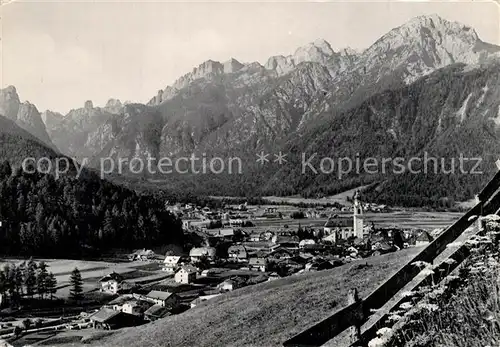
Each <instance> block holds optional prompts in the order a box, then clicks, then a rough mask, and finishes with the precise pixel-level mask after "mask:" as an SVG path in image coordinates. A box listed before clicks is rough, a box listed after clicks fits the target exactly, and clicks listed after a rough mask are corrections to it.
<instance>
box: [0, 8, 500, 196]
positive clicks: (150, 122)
mask: <svg viewBox="0 0 500 347" xmlns="http://www.w3.org/2000/svg"><path fill="white" fill-rule="evenodd" d="M499 64H500V47H499V46H495V45H492V44H489V43H486V42H483V41H482V40H481V39H480V38H479V36H478V35H477V33H476V32H475V30H474V29H472V28H470V27H467V26H465V25H463V24H460V23H456V22H451V21H448V20H445V19H443V18H441V17H439V16H437V15H428V16H420V17H415V18H413V19H412V20H410V21H409V22H407V23H405V24H403V25H402V26H400V27H397V28H394V29H393V30H391V31H390V32H388V33H387V34H385V35H383V36H382V37H381V38H380V39H378V40H377V41H376V42H374V43H373V44H372V45H371V46H370V47H368V48H367V49H365V50H363V51H359V52H358V51H355V50H352V49H350V48H345V49H342V50H340V51H338V52H335V51H334V50H333V49H332V48H331V46H330V44H329V43H328V42H326V41H325V40H322V39H318V40H316V41H314V42H311V43H309V44H307V45H305V46H303V47H300V48H298V49H297V50H296V51H295V52H294V53H293V54H291V55H289V56H273V57H270V58H269V59H268V60H267V62H266V63H265V64H264V65H262V64H260V63H258V62H250V63H241V62H239V61H237V60H236V59H234V58H231V59H229V60H228V61H226V62H218V61H213V60H207V61H205V62H203V63H202V64H200V65H199V66H198V67H196V68H194V69H193V71H191V72H189V73H187V74H185V75H183V76H182V77H180V78H179V79H178V80H176V81H175V82H174V83H173V84H172V85H170V86H167V87H165V88H164V89H162V90H159V91H158V93H157V94H156V95H155V96H152V97H151V99H150V100H149V102H147V103H146V104H130V103H121V102H120V101H119V100H116V99H110V100H109V101H108V103H107V104H106V106H104V107H95V106H94V105H93V104H92V102H91V101H87V102H85V104H84V107H82V108H78V109H74V110H71V111H70V112H69V113H68V114H67V115H65V116H63V115H61V114H58V113H56V112H52V111H45V112H43V113H42V114H40V113H39V112H38V110H37V109H36V107H35V106H34V105H32V104H30V103H28V102H25V103H20V101H19V96H18V95H17V91H16V89H15V88H14V87H8V88H6V89H4V90H2V91H1V92H0V114H3V115H4V116H5V117H6V118H9V119H10V120H12V121H13V122H15V123H16V124H17V125H18V126H19V127H21V128H23V129H24V130H26V131H28V132H30V133H31V134H32V135H34V136H36V137H37V138H38V139H40V141H41V142H42V143H43V144H44V145H46V146H47V147H49V148H52V149H58V150H59V151H61V152H62V153H64V154H66V155H69V156H72V157H75V158H77V159H79V160H83V159H84V158H89V159H90V163H91V164H92V165H94V166H97V165H98V163H99V159H100V158H104V157H106V158H108V157H109V158H114V160H116V161H118V159H119V158H123V157H126V158H129V159H131V158H133V157H140V158H144V159H147V158H151V157H154V158H159V157H165V156H169V157H179V156H189V155H191V154H193V153H194V154H196V155H201V154H203V153H207V154H208V156H209V157H210V156H223V157H224V156H238V157H240V158H242V159H243V161H244V163H245V170H244V172H243V173H242V174H241V175H227V174H226V175H224V174H222V175H215V174H214V175H210V174H208V175H204V176H203V177H200V176H199V175H198V176H197V175H194V174H192V175H191V174H184V175H175V174H172V175H168V176H166V177H165V176H154V175H153V176H151V175H145V176H144V175H141V177H140V180H141V181H142V184H146V185H152V186H158V187H162V188H168V189H174V190H182V191H189V192H192V193H197V194H207V195H214V194H215V195H220V194H224V195H265V194H278V195H289V194H302V195H305V196H316V195H328V194H332V193H335V192H338V191H341V190H343V189H346V188H352V187H355V186H359V185H367V184H371V185H370V187H371V188H370V190H368V191H367V192H366V194H367V196H370V198H371V199H374V200H378V201H386V202H392V203H401V204H406V205H421V204H424V205H425V204H434V203H436V201H439V200H440V199H442V198H443V197H445V198H449V199H450V200H454V199H455V200H465V199H469V198H471V196H472V194H473V193H474V191H475V188H476V187H478V186H479V185H480V184H482V183H484V181H486V180H487V179H488V176H489V175H490V174H491V173H492V172H493V170H495V168H494V165H493V161H492V160H491V159H492V157H491V154H493V153H498V149H500V148H499V144H500V142H499V139H500V137H499V136H500V132H499V126H500V98H499V96H500V95H499V93H500V88H499V86H500V83H499V82H500V80H499V77H500V76H499V71H500V69H499ZM260 151H267V152H268V153H272V154H276V153H278V152H279V151H282V152H283V153H286V154H287V155H288V157H287V159H288V163H287V165H284V166H278V165H275V164H272V165H268V166H266V167H264V168H262V167H261V166H259V164H258V163H256V162H255V159H256V156H255V154H256V153H258V152H260ZM303 152H307V153H318V157H322V156H329V157H335V158H338V157H343V156H349V157H351V158H354V157H356V156H358V157H360V158H368V157H375V158H383V157H401V156H404V157H407V158H408V157H411V156H421V155H422V154H423V153H424V152H427V153H432V154H433V155H436V156H443V157H446V158H451V157H458V156H459V155H460V154H461V153H462V154H465V155H466V156H467V155H469V156H480V157H482V158H483V159H484V160H483V165H482V168H483V169H484V172H485V174H483V175H465V174H463V175H449V174H430V175H426V176H425V177H422V175H403V176H401V175H399V176H397V175H394V174H390V173H384V174H382V173H378V174H364V173H351V174H349V175H346V177H343V179H341V180H339V179H338V178H337V177H335V175H314V174H308V175H304V174H302V173H301V172H300V169H301V162H300V155H299V154H300V153H303ZM272 154H271V157H272ZM129 174H130V173H127V172H125V175H129ZM401 177H404V178H405V179H404V180H402V179H401ZM433 187H434V189H433ZM394 196H398V197H399V198H398V199H396V200H397V201H395V199H394Z"/></svg>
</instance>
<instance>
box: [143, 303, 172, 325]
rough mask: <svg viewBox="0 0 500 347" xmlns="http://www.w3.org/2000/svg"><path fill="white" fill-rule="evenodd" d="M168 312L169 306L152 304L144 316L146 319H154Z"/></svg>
mask: <svg viewBox="0 0 500 347" xmlns="http://www.w3.org/2000/svg"><path fill="white" fill-rule="evenodd" d="M169 314H170V311H169V308H168V307H165V306H161V305H153V306H151V307H150V308H149V309H148V310H147V311H146V312H144V318H145V319H146V320H148V321H155V320H158V319H161V318H164V317H166V316H168V315H169Z"/></svg>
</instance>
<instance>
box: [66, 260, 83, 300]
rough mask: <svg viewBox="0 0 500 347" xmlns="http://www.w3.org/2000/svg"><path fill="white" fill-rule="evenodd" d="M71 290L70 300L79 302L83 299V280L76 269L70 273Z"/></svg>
mask: <svg viewBox="0 0 500 347" xmlns="http://www.w3.org/2000/svg"><path fill="white" fill-rule="evenodd" d="M69 282H70V285H71V289H70V291H69V296H70V298H71V299H72V300H75V301H79V300H81V299H82V298H83V280H82V275H81V274H80V271H79V270H78V268H76V267H75V269H74V270H73V271H72V272H71V277H70V279H69Z"/></svg>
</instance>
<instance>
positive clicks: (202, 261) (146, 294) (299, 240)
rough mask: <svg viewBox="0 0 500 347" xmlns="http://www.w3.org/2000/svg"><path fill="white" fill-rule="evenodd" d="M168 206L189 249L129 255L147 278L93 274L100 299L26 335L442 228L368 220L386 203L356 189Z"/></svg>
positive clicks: (96, 321)
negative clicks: (335, 202) (342, 199)
mask: <svg viewBox="0 0 500 347" xmlns="http://www.w3.org/2000/svg"><path fill="white" fill-rule="evenodd" d="M167 208H168V209H170V210H171V212H172V213H175V214H176V215H177V216H178V217H179V218H180V219H181V220H182V223H183V230H184V233H185V235H186V237H187V239H188V240H189V242H188V244H189V245H190V246H191V247H190V248H189V249H185V250H170V251H168V252H167V254H164V255H161V254H157V253H155V252H154V251H153V250H148V249H140V250H137V251H135V252H133V253H131V254H129V255H128V256H127V260H126V261H127V262H128V264H134V266H136V269H143V270H142V271H136V272H140V273H141V274H142V276H143V277H142V278H134V276H131V275H130V274H129V273H127V272H125V271H123V272H122V271H118V270H117V271H110V272H109V273H107V274H104V276H102V277H100V278H98V279H97V280H94V282H95V285H94V289H93V290H90V291H89V295H90V293H92V292H93V293H94V295H95V294H96V292H97V293H98V294H99V295H100V299H99V300H98V302H99V305H95V303H94V305H91V306H87V307H88V308H91V309H90V310H88V309H85V308H84V312H80V313H79V314H77V313H78V312H75V314H74V315H72V316H69V317H65V318H64V317H61V318H60V319H59V320H58V319H52V320H50V319H49V320H46V321H45V324H42V325H40V324H39V326H38V327H35V326H31V324H30V326H29V327H27V328H26V333H30V332H36V333H43V332H44V331H45V332H47V333H49V332H51V333H53V332H54V331H57V330H58V329H62V330H71V329H84V328H93V329H104V330H111V329H118V328H122V327H128V326H136V325H141V324H145V323H148V322H151V321H155V320H157V319H161V318H164V317H166V316H169V315H174V314H178V313H181V312H184V311H186V310H189V309H191V308H193V307H195V306H197V305H200V304H202V303H203V302H205V301H207V300H210V299H212V298H215V297H217V296H219V295H224V293H226V292H231V291H233V290H236V289H238V288H242V287H245V286H250V285H254V284H257V283H261V282H265V281H273V280H276V279H279V278H282V277H287V276H297V275H300V274H301V273H304V272H311V271H321V270H327V269H332V268H334V267H337V266H341V265H344V264H346V263H349V262H352V261H354V260H359V259H363V258H367V257H372V256H378V255H382V254H385V253H390V252H396V251H398V250H401V249H403V248H409V247H418V246H423V245H426V244H428V243H429V242H431V241H432V240H433V238H434V237H435V236H436V232H439V230H437V231H434V232H429V231H425V230H420V229H414V228H394V227H383V226H377V225H376V224H375V223H373V222H371V223H369V222H367V221H366V220H365V213H366V211H372V212H373V211H376V212H382V211H385V209H386V207H385V206H373V205H371V206H370V205H369V204H362V203H361V202H360V201H359V199H358V196H357V195H355V196H354V199H353V203H352V206H342V207H338V206H337V207H326V208H325V207H315V208H299V209H297V208H295V209H289V210H286V209H283V208H281V207H276V206H271V207H264V208H262V207H261V208H260V209H259V208H258V207H256V206H249V205H247V204H242V205H229V206H225V207H223V208H220V209H210V208H206V207H205V208H200V207H196V206H192V205H184V206H181V205H179V204H177V205H172V206H170V205H169V206H167ZM259 211H260V213H259ZM127 262H125V265H127ZM137 264H139V265H137ZM125 265H124V266H125ZM131 266H132V265H131ZM117 269H120V268H117ZM144 269H147V271H144ZM137 276H139V275H137ZM137 276H135V277H137ZM20 320H21V319H20V318H19V319H18V321H20ZM33 325H34V324H33ZM2 328H3V329H1V330H0V332H3V333H4V335H3V336H2V337H3V338H7V337H9V336H12V335H13V334H19V331H15V330H16V329H15V327H14V326H12V324H9V323H7V324H3V325H2ZM28 328H29V329H28ZM17 330H19V329H17Z"/></svg>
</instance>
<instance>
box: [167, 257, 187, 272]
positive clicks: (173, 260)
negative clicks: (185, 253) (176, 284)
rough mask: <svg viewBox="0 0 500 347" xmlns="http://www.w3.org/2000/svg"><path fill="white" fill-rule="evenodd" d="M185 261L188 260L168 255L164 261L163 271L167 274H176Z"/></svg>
mask: <svg viewBox="0 0 500 347" xmlns="http://www.w3.org/2000/svg"><path fill="white" fill-rule="evenodd" d="M184 261H186V259H183V257H181V256H175V255H167V256H166V257H165V260H164V261H163V267H162V270H163V271H166V272H175V271H176V270H177V269H178V268H179V267H180V265H181V264H182V263H183V262H184Z"/></svg>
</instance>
